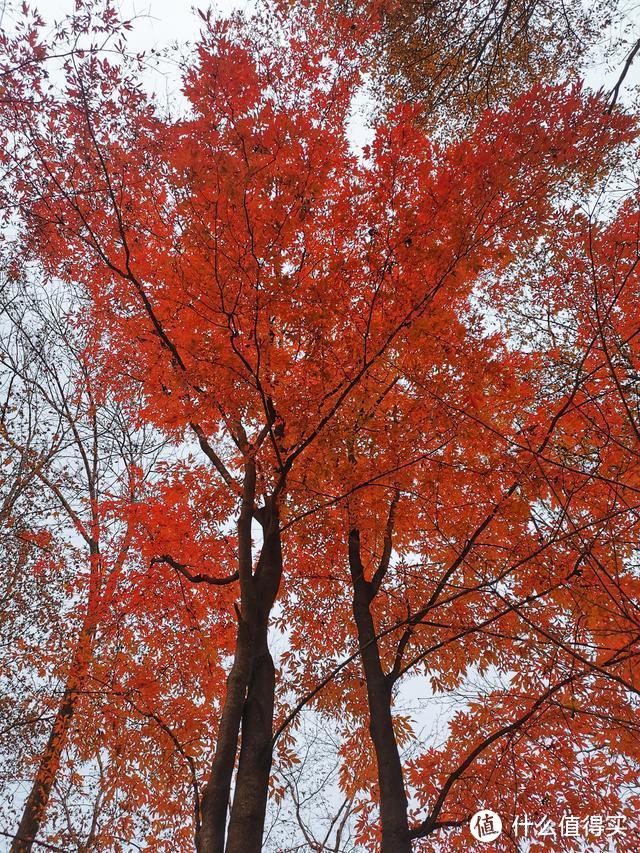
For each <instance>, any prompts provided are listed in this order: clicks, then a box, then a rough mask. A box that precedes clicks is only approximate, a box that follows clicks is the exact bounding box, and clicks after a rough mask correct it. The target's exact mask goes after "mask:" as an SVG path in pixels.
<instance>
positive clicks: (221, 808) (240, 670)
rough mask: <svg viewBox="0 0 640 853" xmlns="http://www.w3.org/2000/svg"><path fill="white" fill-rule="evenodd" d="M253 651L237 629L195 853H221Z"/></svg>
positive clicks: (246, 633)
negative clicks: (234, 649) (233, 654)
mask: <svg viewBox="0 0 640 853" xmlns="http://www.w3.org/2000/svg"><path fill="white" fill-rule="evenodd" d="M251 666H252V651H251V634H250V630H249V626H248V625H247V624H246V623H245V622H244V621H243V620H242V619H241V620H240V622H239V625H238V636H237V641H236V652H235V656H234V659H233V666H232V667H231V671H230V673H229V675H228V677H227V689H226V695H225V699H224V706H223V709H222V719H221V721H220V728H219V729H218V738H217V741H216V753H215V756H214V759H213V763H212V765H211V773H210V775H209V781H208V783H207V786H206V788H205V791H204V795H203V797H202V802H201V804H200V821H201V823H200V828H199V830H198V831H197V833H196V849H197V850H198V853H223V851H224V840H225V832H226V825H227V808H228V806H229V796H230V791H231V780H232V777H233V769H234V767H235V763H236V752H237V750H238V737H239V735H240V722H241V720H242V714H243V711H244V705H245V695H246V690H247V685H248V683H249V678H250V676H251Z"/></svg>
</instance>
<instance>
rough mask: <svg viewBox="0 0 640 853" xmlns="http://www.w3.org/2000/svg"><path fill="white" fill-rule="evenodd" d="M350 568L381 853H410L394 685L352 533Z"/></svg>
mask: <svg viewBox="0 0 640 853" xmlns="http://www.w3.org/2000/svg"><path fill="white" fill-rule="evenodd" d="M349 568H350V570H351V578H352V583H353V602H352V604H353V615H354V619H355V622H356V627H357V631H358V645H359V646H360V649H361V653H360V654H361V658H362V666H363V669H364V675H365V680H366V685H367V699H368V703H369V731H370V733H371V740H372V742H373V748H374V751H375V755H376V763H377V768H378V787H379V792H380V824H381V829H382V841H381V845H380V850H381V853H411V840H410V837H409V818H408V813H407V812H408V803H407V794H406V791H405V787H404V778H403V773H402V762H401V761H400V753H399V751H398V743H397V741H396V736H395V732H394V731H393V716H392V713H391V681H390V679H389V678H387V676H386V674H385V672H384V670H383V668H382V663H381V661H380V652H379V649H378V641H377V640H376V639H375V636H376V630H375V625H374V622H373V617H372V615H371V609H370V605H371V601H372V587H371V584H370V583H369V582H368V581H366V580H365V578H364V570H363V566H362V561H361V558H360V534H359V532H358V531H357V530H352V531H351V532H350V533H349Z"/></svg>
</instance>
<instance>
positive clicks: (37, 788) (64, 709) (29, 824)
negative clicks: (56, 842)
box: [10, 618, 94, 853]
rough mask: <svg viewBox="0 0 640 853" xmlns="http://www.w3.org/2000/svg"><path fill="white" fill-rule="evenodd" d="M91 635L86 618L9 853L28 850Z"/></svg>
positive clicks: (72, 708) (72, 707) (88, 655)
mask: <svg viewBox="0 0 640 853" xmlns="http://www.w3.org/2000/svg"><path fill="white" fill-rule="evenodd" d="M93 636H94V628H93V623H92V622H91V621H90V620H89V619H88V618H86V619H85V621H84V622H83V624H82V627H81V629H80V635H79V637H78V643H77V645H76V651H75V654H74V656H73V660H72V662H71V668H70V670H69V674H68V676H67V682H66V684H65V689H64V693H63V695H62V702H61V703H60V707H59V708H58V711H57V713H56V717H55V720H54V722H53V726H52V727H51V732H50V734H49V739H48V741H47V745H46V747H45V750H44V752H43V754H42V757H41V758H40V763H39V765H38V770H37V772H36V777H35V779H34V781H33V785H32V787H31V791H30V793H29V796H28V797H27V800H26V802H25V804H24V808H23V810H22V817H21V819H20V824H19V826H18V830H17V832H16V834H15V836H14V837H13V840H12V842H11V848H10V853H29V851H31V849H32V846H33V843H34V840H35V838H36V836H37V834H38V831H39V829H40V826H41V824H42V821H43V820H44V818H45V815H46V812H47V806H48V804H49V797H50V796H51V788H52V787H53V783H54V781H55V778H56V774H57V772H58V768H59V766H60V758H61V756H62V750H63V749H64V747H65V745H66V743H67V736H68V733H69V728H70V726H71V721H72V719H73V715H74V713H75V710H76V706H77V704H78V699H79V697H80V695H81V694H80V691H81V690H82V687H83V685H84V681H85V677H86V674H87V670H88V667H89V661H90V660H91V656H92V645H93Z"/></svg>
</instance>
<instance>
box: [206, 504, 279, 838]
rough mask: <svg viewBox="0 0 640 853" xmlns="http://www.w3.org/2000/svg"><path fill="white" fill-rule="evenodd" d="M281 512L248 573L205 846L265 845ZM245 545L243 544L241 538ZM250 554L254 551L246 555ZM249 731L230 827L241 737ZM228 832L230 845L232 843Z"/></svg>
mask: <svg viewBox="0 0 640 853" xmlns="http://www.w3.org/2000/svg"><path fill="white" fill-rule="evenodd" d="M279 523H280V522H279V516H278V511H277V508H276V507H275V505H268V506H267V508H266V509H265V512H264V516H263V532H264V544H263V546H262V551H261V554H260V559H259V560H258V565H257V566H256V570H255V573H253V574H252V575H251V576H249V577H244V578H243V577H242V572H241V607H240V614H239V625H238V639H237V645H236V653H235V657H234V662H233V666H232V668H231V672H230V673H229V676H228V678H227V691H226V695H225V700H224V706H223V712H222V718H221V722H220V728H219V731H218V738H217V743H216V753H215V757H214V760H213V763H212V767H211V774H210V776H209V781H208V784H207V786H206V789H205V793H204V795H203V798H202V803H201V809H200V819H201V825H200V829H199V831H198V833H197V837H196V848H197V850H198V853H224V851H225V849H226V853H259V851H260V850H261V849H262V835H263V831H264V819H265V813H266V807H267V798H268V794H269V775H270V771H271V759H272V738H273V709H274V692H275V669H274V665H273V660H272V658H271V654H270V652H269V647H268V628H269V615H270V613H271V609H272V607H273V604H274V602H275V599H276V596H277V594H278V589H279V586H280V579H281V577H282V551H281V544H280V530H279ZM240 547H242V546H240ZM245 559H246V555H245ZM240 734H241V735H242V741H241V747H240V755H239V760H238V772H237V774H236V781H235V790H234V796H233V806H232V809H231V815H230V819H229V826H228V833H227V826H226V823H227V809H228V803H229V799H230V793H231V787H232V778H233V771H234V766H235V760H236V755H237V752H238V741H239V738H240ZM225 838H226V848H225Z"/></svg>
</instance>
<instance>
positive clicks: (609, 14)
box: [284, 0, 637, 133]
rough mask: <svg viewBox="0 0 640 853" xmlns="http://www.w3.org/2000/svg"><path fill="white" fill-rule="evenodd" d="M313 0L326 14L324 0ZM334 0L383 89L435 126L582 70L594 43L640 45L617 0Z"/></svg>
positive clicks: (598, 48) (611, 52) (615, 51)
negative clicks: (593, 0)
mask: <svg viewBox="0 0 640 853" xmlns="http://www.w3.org/2000/svg"><path fill="white" fill-rule="evenodd" d="M284 5H286V4H284ZM315 5H316V6H317V7H318V8H319V9H320V14H325V12H324V9H325V6H326V4H324V3H319V4H315ZM329 8H330V9H331V13H332V14H334V15H335V12H336V10H337V11H338V12H339V13H341V14H342V15H345V16H347V17H348V18H349V19H350V20H351V21H352V33H351V34H352V37H353V38H355V39H356V40H357V41H358V43H359V44H360V45H361V51H362V57H363V61H364V62H366V63H367V67H368V68H369V71H370V73H371V75H372V77H373V78H374V80H375V83H376V88H377V89H378V93H379V95H381V96H382V97H383V98H391V99H394V98H397V97H398V93H400V94H401V97H403V98H405V99H407V100H408V101H410V102H413V103H415V104H417V105H419V109H420V114H421V120H422V121H423V122H424V123H426V124H427V125H429V126H430V127H432V128H433V129H434V131H435V132H445V133H447V132H450V131H451V129H452V127H453V128H455V127H460V126H461V125H462V126H464V125H465V124H469V123H473V122H475V121H477V120H478V119H479V117H480V116H481V115H482V113H483V111H484V110H486V109H487V108H491V107H495V106H498V105H500V104H505V103H508V101H509V100H510V99H512V98H513V97H515V96H517V95H518V94H521V93H523V92H525V91H527V90H528V89H529V88H530V87H531V86H532V85H535V84H540V83H541V82H547V83H551V82H557V81H559V80H566V79H568V78H569V79H575V78H576V77H577V76H579V74H580V73H581V72H583V71H584V68H585V66H587V67H588V65H589V62H590V61H591V62H592V61H593V59H594V55H593V54H594V53H598V52H600V53H601V54H602V55H603V56H604V55H606V56H608V58H609V59H611V58H612V57H616V60H617V59H618V55H619V54H620V53H621V52H625V51H626V53H627V55H626V56H625V57H624V59H625V60H627V61H629V60H630V61H631V62H632V61H633V58H634V56H635V54H636V53H637V47H636V46H635V43H634V42H632V43H631V45H630V46H629V45H627V43H626V38H624V37H621V36H620V33H624V34H625V36H626V35H627V34H628V30H629V29H630V28H629V26H628V22H627V21H626V20H625V18H626V14H627V13H626V10H625V9H624V8H623V7H621V6H620V4H619V3H593V4H590V5H589V6H588V7H586V6H585V5H584V4H582V3H580V2H567V3H562V4H557V3H549V2H547V0H481V2H477V0H475V1H474V2H465V0H463V1H462V2H444V3H443V2H433V0H398V2H378V0H375V2H366V3H363V2H343V0H334V2H332V3H331V4H329ZM625 24H627V26H626V27H625ZM634 48H635V49H634ZM627 70H628V69H627ZM625 75H626V72H625Z"/></svg>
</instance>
